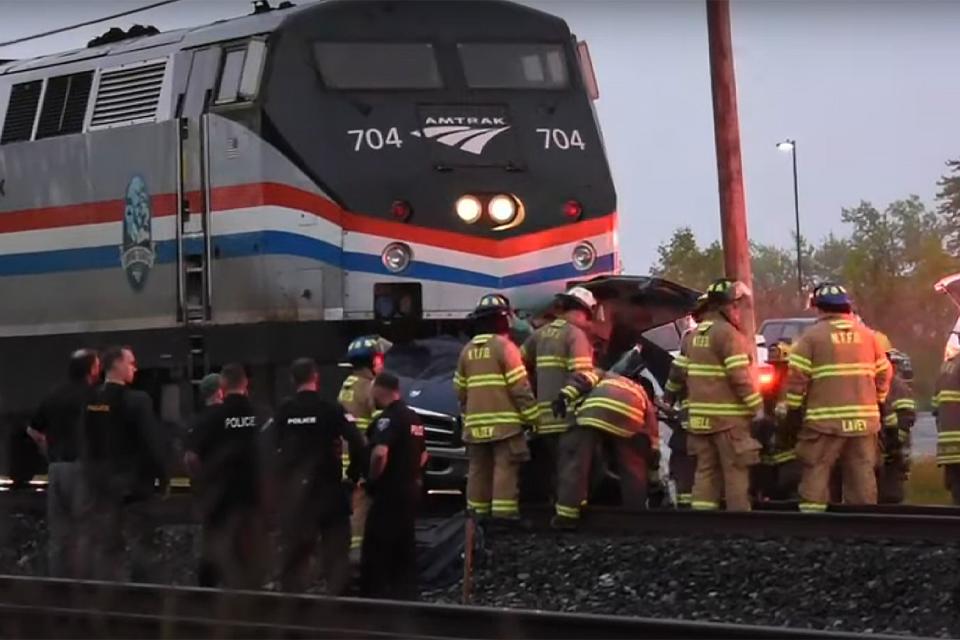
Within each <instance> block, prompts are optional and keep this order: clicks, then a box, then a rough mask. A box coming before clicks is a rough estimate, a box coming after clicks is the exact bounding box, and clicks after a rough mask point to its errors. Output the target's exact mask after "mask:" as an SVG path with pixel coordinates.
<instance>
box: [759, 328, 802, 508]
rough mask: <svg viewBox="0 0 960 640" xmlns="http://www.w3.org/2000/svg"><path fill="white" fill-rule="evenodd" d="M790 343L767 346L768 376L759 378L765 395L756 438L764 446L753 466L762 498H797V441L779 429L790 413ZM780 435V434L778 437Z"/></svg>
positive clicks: (783, 342)
mask: <svg viewBox="0 0 960 640" xmlns="http://www.w3.org/2000/svg"><path fill="white" fill-rule="evenodd" d="M789 358H790V343H788V342H786V341H780V342H777V343H776V344H773V345H770V347H768V349H767V364H769V365H770V367H771V369H772V370H771V371H770V372H769V373H768V375H769V378H768V379H763V378H762V377H761V379H760V380H759V386H760V393H761V395H762V396H763V418H761V419H759V420H757V421H756V422H755V423H754V437H756V438H757V440H758V441H759V442H760V444H761V445H762V446H763V449H762V453H761V454H760V464H758V465H757V466H756V467H754V468H753V474H752V476H753V477H752V485H753V490H754V492H755V495H756V497H757V498H758V499H760V500H791V499H795V498H796V493H797V486H798V485H799V483H800V474H801V465H800V462H799V461H798V460H797V452H796V449H795V447H796V442H790V441H788V440H787V439H786V438H785V437H783V436H782V435H780V434H782V433H783V432H782V431H781V430H780V429H779V428H778V425H779V423H780V422H781V421H782V420H783V418H784V417H785V416H786V413H787V405H786V388H787V375H788V368H789ZM778 436H779V437H778Z"/></svg>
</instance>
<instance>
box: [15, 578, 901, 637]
mask: <svg viewBox="0 0 960 640" xmlns="http://www.w3.org/2000/svg"><path fill="white" fill-rule="evenodd" d="M0 635H2V636H3V637H18V638H61V637H65V636H69V637H72V638H94V637H96V638H118V637H138V638H160V637H162V638H169V639H172V638H207V637H217V638H223V637H237V638H248V637H264V636H268V637H290V638H411V639H421V638H423V639H427V638H432V639H438V638H444V639H473V638H513V639H540V638H542V639H545V640H546V639H549V640H563V639H568V638H569V639H573V638H579V639H590V638H611V639H617V638H642V637H656V638H838V639H839V638H847V639H858V640H863V639H864V638H866V637H868V636H866V635H860V634H853V633H837V632H826V631H815V630H808V629H789V628H783V627H760V626H750V625H736V624H721V623H706V622H691V621H680V620H666V619H653V618H636V617H626V616H601V615H585V614H584V615H580V614H565V613H552V612H545V611H531V610H522V609H495V608H484V607H465V606H455V605H437V604H423V603H407V602H396V601H384V600H365V599H360V598H326V597H317V596H303V595H290V594H278V593H270V592H250V591H245V592H241V591H218V590H213V589H199V588H182V587H166V586H155V585H129V584H120V583H105V582H71V581H67V580H51V579H35V578H21V577H12V576H0ZM869 637H870V638H872V639H873V638H875V639H881V640H882V639H884V638H894V637H897V638H900V639H901V640H902V638H903V637H904V636H883V635H877V634H870V636H869Z"/></svg>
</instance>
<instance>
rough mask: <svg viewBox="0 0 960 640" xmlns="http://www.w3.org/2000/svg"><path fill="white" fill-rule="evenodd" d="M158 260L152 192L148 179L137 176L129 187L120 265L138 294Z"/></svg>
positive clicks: (125, 207) (131, 180)
mask: <svg viewBox="0 0 960 640" xmlns="http://www.w3.org/2000/svg"><path fill="white" fill-rule="evenodd" d="M155 260H156V253H155V252H154V245H153V215H152V212H151V211H150V192H149V191H148V190H147V183H146V182H145V181H144V179H143V178H142V177H140V176H134V177H133V178H131V179H130V184H128V185H127V196H126V199H125V204H124V210H123V245H122V247H121V249H120V264H121V265H122V266H123V270H124V271H125V272H126V273H127V281H128V282H129V283H130V286H131V287H133V289H134V290H135V291H141V290H142V289H143V287H144V285H145V284H146V282H147V276H148V275H149V273H150V270H151V269H152V268H153V264H154V261H155Z"/></svg>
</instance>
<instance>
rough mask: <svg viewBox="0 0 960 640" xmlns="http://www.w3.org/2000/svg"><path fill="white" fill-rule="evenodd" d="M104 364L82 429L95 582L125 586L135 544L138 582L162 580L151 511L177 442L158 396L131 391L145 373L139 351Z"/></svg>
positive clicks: (111, 352) (109, 353)
mask: <svg viewBox="0 0 960 640" xmlns="http://www.w3.org/2000/svg"><path fill="white" fill-rule="evenodd" d="M102 362H103V370H104V372H105V374H106V381H105V382H104V384H103V385H102V386H100V387H99V388H98V389H96V390H95V391H94V392H93V394H92V395H91V396H90V397H89V399H88V401H87V405H86V409H85V411H84V418H83V425H82V427H81V438H80V440H81V462H82V464H83V475H84V477H85V481H86V482H85V484H86V489H88V490H89V498H90V502H89V504H88V507H89V511H87V513H86V514H85V515H84V524H85V526H84V529H85V534H84V540H83V543H84V546H86V547H88V551H87V553H89V555H90V560H92V565H93V574H94V576H95V577H99V578H102V579H112V580H122V579H123V577H124V564H125V563H124V562H123V556H124V551H125V549H126V547H127V546H128V545H129V547H130V549H131V556H130V569H131V573H130V577H131V579H133V580H134V581H137V582H145V581H150V580H154V579H158V576H156V575H155V570H156V567H155V566H154V562H155V557H156V554H155V553H154V552H153V548H152V543H153V529H154V526H153V523H152V522H151V521H150V519H149V517H148V513H147V510H148V507H149V503H150V498H151V497H153V496H154V494H155V491H156V490H155V485H156V481H157V479H160V481H161V482H160V485H161V488H162V489H163V490H165V486H164V485H165V483H166V480H167V479H168V477H169V475H168V469H169V466H170V459H169V455H170V443H169V442H168V441H167V440H166V439H165V438H164V434H163V432H162V431H161V428H160V425H159V422H158V421H157V419H156V417H155V416H154V414H153V403H152V402H151V400H150V397H149V396H148V395H147V394H146V393H144V392H142V391H136V390H133V389H130V388H129V385H130V384H132V383H133V380H134V377H135V376H136V373H137V362H136V358H135V357H134V354H133V351H132V350H131V349H130V348H129V347H110V348H108V349H107V350H106V351H105V352H104V354H103V358H102Z"/></svg>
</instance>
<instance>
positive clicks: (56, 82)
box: [36, 71, 93, 140]
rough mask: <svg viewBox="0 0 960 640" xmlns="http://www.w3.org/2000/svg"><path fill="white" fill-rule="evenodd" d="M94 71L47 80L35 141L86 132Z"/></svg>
mask: <svg viewBox="0 0 960 640" xmlns="http://www.w3.org/2000/svg"><path fill="white" fill-rule="evenodd" d="M91 84H93V71H84V72H83V73H75V74H73V75H69V76H58V77H56V78H50V79H49V80H47V91H46V93H45V94H44V96H43V107H42V108H41V109H40V120H39V122H38V123H37V135H36V138H37V139H38V140H39V139H40V138H50V137H53V136H63V135H67V134H70V133H80V132H81V131H83V119H84V117H85V116H86V115H87V102H88V101H89V99H90V85H91Z"/></svg>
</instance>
